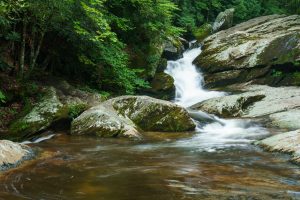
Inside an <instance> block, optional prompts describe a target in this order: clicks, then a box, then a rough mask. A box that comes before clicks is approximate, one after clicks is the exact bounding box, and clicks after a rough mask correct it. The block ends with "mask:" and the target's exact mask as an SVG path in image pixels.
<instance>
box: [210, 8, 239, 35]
mask: <svg viewBox="0 0 300 200" xmlns="http://www.w3.org/2000/svg"><path fill="white" fill-rule="evenodd" d="M233 14H234V8H231V9H227V10H225V11H224V12H221V13H219V15H218V16H217V18H216V20H215V22H214V24H213V27H212V30H213V32H218V31H221V30H224V29H228V28H230V27H232V25H233Z"/></svg>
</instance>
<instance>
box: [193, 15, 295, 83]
mask: <svg viewBox="0 0 300 200" xmlns="http://www.w3.org/2000/svg"><path fill="white" fill-rule="evenodd" d="M203 43H204V44H203V48H202V50H203V51H202V53H201V54H200V55H199V56H198V58H197V59H196V60H195V64H196V65H197V66H199V67H200V68H201V70H202V71H203V72H204V74H205V78H206V79H207V80H208V81H206V84H207V85H206V86H208V87H219V86H224V85H230V84H234V83H242V82H248V81H251V80H256V79H260V80H259V81H260V84H263V83H265V82H269V80H268V76H271V75H272V70H273V67H274V68H276V69H278V68H280V67H282V68H283V69H285V68H286V66H289V65H293V63H295V62H296V61H297V60H298V61H299V60H300V16H298V15H293V16H284V15H271V16H263V17H258V18H255V19H252V20H249V21H247V22H244V23H241V24H238V25H236V26H234V27H232V28H229V29H227V30H224V31H220V32H218V33H216V34H213V35H211V36H209V37H208V38H207V39H205V40H204V42H203ZM293 69H294V68H293ZM266 75H268V76H266Z"/></svg>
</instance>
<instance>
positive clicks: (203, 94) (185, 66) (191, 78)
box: [165, 47, 225, 107]
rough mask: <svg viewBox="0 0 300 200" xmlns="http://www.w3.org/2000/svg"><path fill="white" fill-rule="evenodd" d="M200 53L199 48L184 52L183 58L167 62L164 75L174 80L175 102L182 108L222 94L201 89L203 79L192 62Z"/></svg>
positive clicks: (222, 93)
mask: <svg viewBox="0 0 300 200" xmlns="http://www.w3.org/2000/svg"><path fill="white" fill-rule="evenodd" d="M200 53H201V48H200V47H199V48H195V49H191V50H188V51H186V52H185V53H184V54H183V58H181V59H179V60H176V61H168V66H167V69H166V71H165V72H166V73H167V74H169V75H171V76H172V77H173V78H174V81H175V82H174V84H175V87H176V96H175V102H176V103H177V104H179V105H181V106H183V107H189V106H192V105H194V104H196V103H199V102H201V101H204V100H206V99H210V98H213V97H220V96H223V95H225V93H224V92H215V91H207V90H205V89H203V83H204V79H203V76H202V74H201V72H200V71H198V70H197V68H196V66H195V65H193V61H194V60H195V59H196V57H197V56H198V55H199V54H200Z"/></svg>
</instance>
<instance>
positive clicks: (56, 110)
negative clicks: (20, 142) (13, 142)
mask: <svg viewBox="0 0 300 200" xmlns="http://www.w3.org/2000/svg"><path fill="white" fill-rule="evenodd" d="M63 107H64V106H63V104H62V103H61V102H60V100H59V98H58V96H57V94H56V90H55V89H54V88H52V87H50V88H48V89H47V91H46V92H45V95H44V97H43V98H42V100H41V101H40V102H38V103H37V104H36V105H35V106H34V107H33V109H32V110H31V111H30V112H29V113H28V114H26V115H25V116H24V117H22V118H20V119H18V120H17V121H16V122H14V123H13V124H12V125H11V127H10V131H11V132H12V137H13V138H12V139H18V138H19V137H21V138H25V137H29V136H30V135H31V134H34V133H37V132H39V131H42V130H44V129H46V128H47V127H49V126H50V125H51V123H52V122H53V121H56V120H58V119H59V118H61V117H62V115H64V112H63Z"/></svg>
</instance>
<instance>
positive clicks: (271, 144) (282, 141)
mask: <svg viewBox="0 0 300 200" xmlns="http://www.w3.org/2000/svg"><path fill="white" fill-rule="evenodd" d="M256 144H257V145H259V146H261V147H263V148H265V149H267V150H269V151H272V152H282V153H288V154H291V155H292V156H293V158H292V161H294V162H296V163H298V164H300V130H296V131H291V132H287V133H282V134H278V135H275V136H272V137H269V138H267V139H264V140H262V141H259V142H257V143H256Z"/></svg>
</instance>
